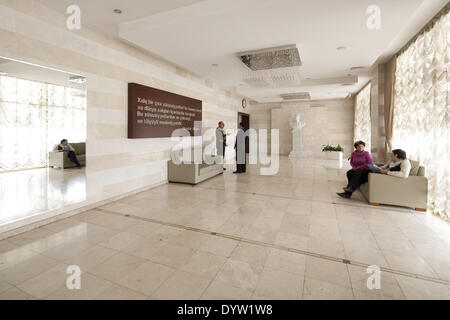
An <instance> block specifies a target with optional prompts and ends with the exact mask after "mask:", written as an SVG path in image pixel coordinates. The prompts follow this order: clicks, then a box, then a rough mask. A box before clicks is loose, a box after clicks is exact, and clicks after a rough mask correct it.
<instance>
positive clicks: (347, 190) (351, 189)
mask: <svg viewBox="0 0 450 320" xmlns="http://www.w3.org/2000/svg"><path fill="white" fill-rule="evenodd" d="M344 191H345V192H347V193H353V191H355V190H353V188H352V187H345V188H344Z"/></svg>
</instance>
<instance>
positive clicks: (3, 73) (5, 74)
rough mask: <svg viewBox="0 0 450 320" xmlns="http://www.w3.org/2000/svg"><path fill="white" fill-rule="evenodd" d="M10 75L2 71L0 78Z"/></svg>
mask: <svg viewBox="0 0 450 320" xmlns="http://www.w3.org/2000/svg"><path fill="white" fill-rule="evenodd" d="M7 75H8V74H7V73H6V72H1V71H0V76H7Z"/></svg>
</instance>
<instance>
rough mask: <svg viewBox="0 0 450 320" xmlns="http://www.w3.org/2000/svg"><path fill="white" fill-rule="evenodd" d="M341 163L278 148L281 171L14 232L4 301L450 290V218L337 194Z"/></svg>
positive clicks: (224, 179) (217, 181)
mask: <svg viewBox="0 0 450 320" xmlns="http://www.w3.org/2000/svg"><path fill="white" fill-rule="evenodd" d="M228 169H231V168H228ZM345 171H346V168H342V169H340V168H338V167H337V166H335V164H334V162H333V161H327V160H321V161H312V160H308V159H302V160H296V161H290V160H289V159H287V158H282V159H281V163H280V170H279V172H278V174H277V175H274V176H260V175H259V168H258V167H257V166H250V167H249V170H248V172H247V173H246V174H241V175H234V174H232V173H231V170H227V172H225V173H224V174H223V175H221V176H218V177H216V178H213V179H211V180H208V181H206V182H204V183H202V184H200V185H198V186H195V187H193V186H189V185H182V184H167V185H164V186H161V187H158V188H155V189H152V190H149V191H145V192H142V193H139V194H136V195H133V196H131V197H128V198H125V199H122V200H120V201H117V202H114V203H110V204H107V205H105V206H102V207H99V208H96V209H94V210H91V211H88V212H85V213H82V214H79V215H76V216H73V217H71V218H68V219H65V220H60V221H58V222H54V223H52V224H49V225H46V226H44V227H41V228H38V229H35V230H33V231H30V232H26V233H23V234H20V235H17V236H14V237H11V238H8V239H6V240H3V241H0V299H236V300H240V299H294V300H295V299H450V226H449V224H448V223H446V222H444V221H442V220H441V219H439V218H437V217H435V216H433V215H431V214H426V213H418V212H415V211H413V210H411V209H407V208H397V207H389V206H381V207H379V208H374V207H370V206H368V205H367V204H366V203H365V202H364V200H363V198H362V196H361V195H360V194H355V195H354V197H353V199H351V200H347V199H340V198H338V197H337V196H336V194H335V193H336V192H339V191H340V190H341V188H342V187H343V186H344V185H345ZM73 265H76V266H79V268H80V269H81V271H82V274H81V289H80V290H69V289H67V287H66V280H67V278H68V277H69V275H68V274H67V268H68V266H73ZM373 265H376V266H378V267H379V268H380V269H381V277H380V283H381V286H380V288H379V289H373V290H369V289H368V288H367V279H368V277H369V276H370V274H368V273H367V267H368V266H373Z"/></svg>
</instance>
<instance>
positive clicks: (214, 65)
mask: <svg viewBox="0 0 450 320" xmlns="http://www.w3.org/2000/svg"><path fill="white" fill-rule="evenodd" d="M211 66H212V67H218V66H219V64H218V63H213V64H212V65H211Z"/></svg>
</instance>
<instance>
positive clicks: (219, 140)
mask: <svg viewBox="0 0 450 320" xmlns="http://www.w3.org/2000/svg"><path fill="white" fill-rule="evenodd" d="M224 127H225V124H224V123H223V121H220V122H219V126H218V127H217V129H216V149H217V155H218V156H221V157H222V159H225V147H226V146H227V135H226V133H225V130H224V129H223V128H224Z"/></svg>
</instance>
